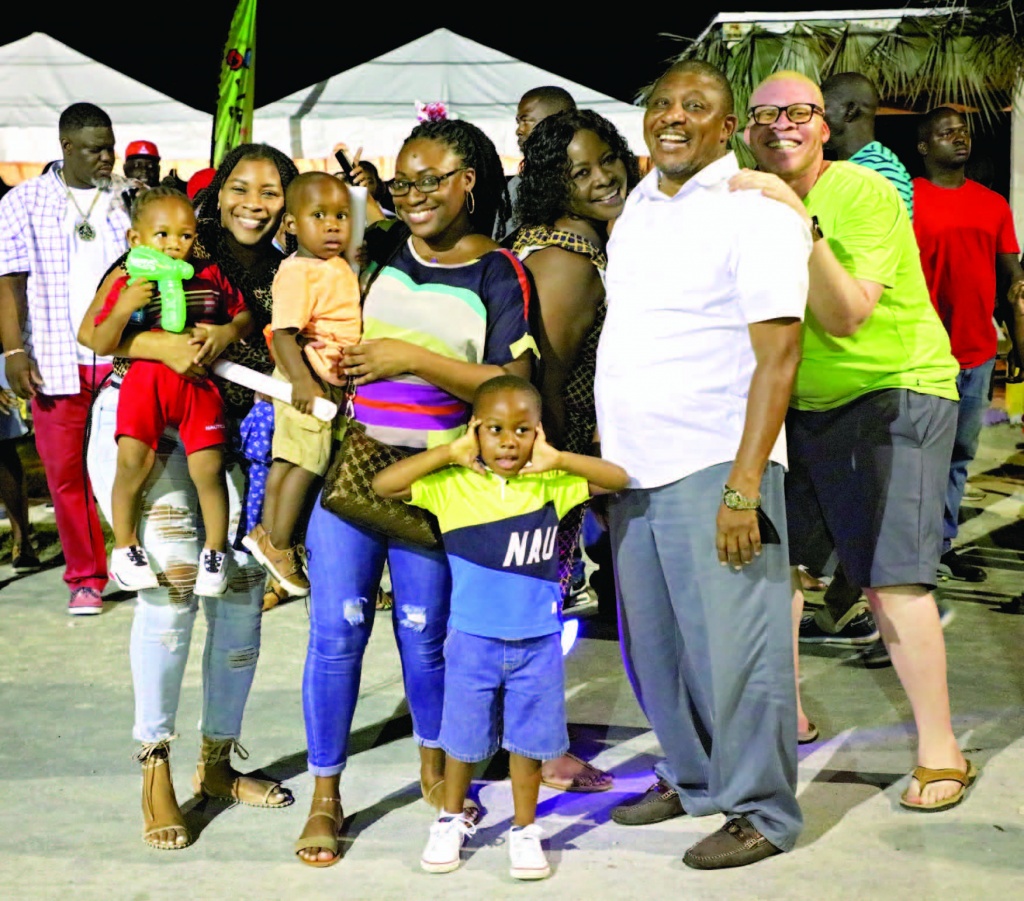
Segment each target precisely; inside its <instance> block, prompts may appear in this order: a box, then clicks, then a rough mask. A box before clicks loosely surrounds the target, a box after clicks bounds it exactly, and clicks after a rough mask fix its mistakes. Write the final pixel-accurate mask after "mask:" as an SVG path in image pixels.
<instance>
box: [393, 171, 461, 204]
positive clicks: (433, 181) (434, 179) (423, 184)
mask: <svg viewBox="0 0 1024 901" xmlns="http://www.w3.org/2000/svg"><path fill="white" fill-rule="evenodd" d="M468 168H469V166H459V168H458V169H452V171H451V172H445V174H444V175H424V176H423V177H422V178H417V179H416V181H406V180H405V179H404V178H393V179H391V181H389V182H388V190H389V191H390V192H391V196H392V197H405V195H406V194H408V193H409V191H410V190H411V189H412V188H415V189H416V190H417V191H419V192H420V193H421V194H433V193H434V191H436V190H437V189H438V188H440V187H441V182H443V181H444V180H445V179H446V178H451V177H452V176H453V175H454V174H455V173H456V172H461V171H462V170H463V169H468Z"/></svg>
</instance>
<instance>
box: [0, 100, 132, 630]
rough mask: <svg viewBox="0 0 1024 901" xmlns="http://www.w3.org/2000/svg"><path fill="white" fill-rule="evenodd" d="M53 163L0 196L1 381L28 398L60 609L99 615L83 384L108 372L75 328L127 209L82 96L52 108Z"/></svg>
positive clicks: (100, 564)
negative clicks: (59, 580) (56, 119)
mask: <svg viewBox="0 0 1024 901" xmlns="http://www.w3.org/2000/svg"><path fill="white" fill-rule="evenodd" d="M59 133H60V145H61V150H62V151H63V159H62V160H61V161H58V162H57V163H56V164H55V165H54V166H52V167H51V168H50V170H49V171H48V172H44V173H43V174H42V175H40V176H39V177H38V178H33V179H29V180H28V181H26V182H23V183H22V184H20V185H17V186H16V187H15V188H14V189H13V190H11V191H10V192H8V193H7V194H6V195H5V196H4V198H3V200H2V201H0V342H2V344H3V355H4V358H5V363H6V373H7V378H8V380H9V381H10V383H11V388H12V389H13V390H14V392H15V393H16V394H17V395H18V396H19V397H23V398H26V399H31V401H32V415H33V418H34V421H35V430H36V447H37V449H38V451H39V457H40V459H41V460H42V462H43V468H44V469H45V471H46V480H47V483H48V485H49V488H50V496H51V497H52V498H53V505H54V513H55V518H56V521H57V532H58V534H59V535H60V540H61V544H62V545H63V548H64V557H65V559H66V561H67V567H66V569H65V573H64V581H65V582H66V583H67V585H68V588H69V589H70V591H71V600H70V602H69V605H68V613H71V614H76V615H77V614H90V613H100V612H101V611H102V609H103V602H102V599H101V593H102V591H103V589H104V588H105V587H106V584H107V560H106V548H105V544H104V538H103V531H102V528H101V527H100V521H99V516H98V515H97V513H96V505H95V502H94V500H93V495H92V486H91V485H90V484H89V478H88V475H87V473H86V470H85V463H84V459H85V433H86V423H87V420H88V414H89V404H90V401H91V399H92V395H93V390H94V388H95V387H96V386H98V385H99V383H100V382H101V381H102V379H103V378H104V377H105V376H106V375H107V373H109V372H110V360H109V358H102V357H100V358H98V357H96V356H94V355H93V354H92V352H91V351H88V350H87V349H86V348H84V347H82V346H81V345H79V344H78V341H77V340H76V335H77V333H78V327H79V325H80V324H81V321H82V318H83V316H84V315H85V311H86V309H87V308H88V306H89V304H90V302H91V301H92V299H93V296H94V295H95V293H96V288H97V286H98V284H99V281H100V279H101V278H102V277H103V275H104V273H105V272H106V271H107V269H108V268H109V267H110V265H111V264H112V263H114V261H115V260H117V258H118V257H120V256H121V254H123V253H124V252H125V251H126V250H127V239H126V232H127V229H128V227H129V224H130V222H129V217H128V212H127V210H126V209H125V203H124V200H123V198H122V195H121V192H122V190H124V189H125V187H126V184H125V183H124V182H123V180H121V179H120V178H119V177H117V176H115V175H114V174H113V167H114V132H113V129H112V127H111V122H110V117H109V116H108V115H107V114H106V113H105V112H104V111H103V110H102V109H100V108H99V107H98V106H94V105H93V104H91V103H75V104H72V105H71V106H69V107H68V108H67V109H65V110H64V112H63V113H61V116H60V123H59Z"/></svg>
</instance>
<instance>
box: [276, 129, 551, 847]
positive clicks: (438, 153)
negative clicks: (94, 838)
mask: <svg viewBox="0 0 1024 901" xmlns="http://www.w3.org/2000/svg"><path fill="white" fill-rule="evenodd" d="M389 190H390V191H391V195H392V197H393V198H394V200H395V211H396V212H397V214H398V217H399V218H398V221H395V220H391V221H390V222H384V223H380V224H379V225H377V226H375V227H374V228H372V229H371V230H370V232H369V233H368V234H367V246H368V248H369V255H370V257H371V262H370V265H369V266H368V267H367V272H368V274H369V277H372V278H373V281H372V283H371V284H370V287H369V289H368V291H367V293H366V299H365V301H364V304H363V337H362V340H361V342H360V343H359V344H357V345H355V346H354V347H349V348H347V349H346V350H345V356H344V361H343V364H342V369H343V371H344V372H345V374H346V375H347V376H350V377H352V378H353V379H354V382H355V385H356V386H357V390H356V396H355V401H354V409H355V418H356V419H357V420H358V421H359V422H361V423H363V424H364V425H365V427H366V431H367V433H368V434H370V435H371V436H372V437H374V438H376V439H378V440H380V441H383V442H385V443H387V444H391V445H397V446H401V447H403V448H410V449H416V450H423V449H425V448H427V447H433V446H435V445H438V444H443V443H446V442H449V441H451V440H453V439H454V438H456V437H458V436H459V435H460V434H462V433H463V432H464V431H465V428H466V424H467V422H468V421H469V414H470V403H471V401H472V398H473V394H474V392H475V391H476V389H477V387H478V386H479V385H481V384H482V383H483V382H485V381H487V380H488V379H490V378H493V377H494V376H496V375H501V374H502V373H504V372H509V373H512V374H513V375H518V376H521V377H526V378H528V377H529V375H530V369H531V363H532V360H533V357H534V354H535V350H536V346H535V344H534V342H533V339H532V338H531V337H530V333H529V327H528V324H527V320H526V310H527V308H528V306H529V301H530V290H531V289H530V283H529V278H528V277H527V275H526V272H525V271H524V270H523V268H522V265H521V264H520V263H519V261H518V260H517V259H516V258H515V257H514V256H512V254H510V253H509V252H508V251H505V250H502V249H501V248H500V247H499V246H498V245H497V244H496V243H495V242H494V241H493V240H492V239H491V237H490V235H491V234H492V232H493V229H494V221H495V216H496V215H498V214H499V212H500V213H501V215H503V216H505V217H507V215H508V195H507V192H506V190H505V177H504V175H503V173H502V169H501V161H500V159H499V158H498V154H497V151H496V150H495V149H494V145H493V144H492V143H491V141H490V140H489V139H488V138H487V136H486V135H484V133H483V132H482V131H480V129H479V128H477V127H476V126H474V125H472V124H470V123H469V122H465V121H460V120H455V121H449V120H441V121H430V122H424V123H422V124H420V125H418V126H416V128H414V129H413V131H412V133H411V134H410V135H409V137H408V138H407V139H406V141H405V143H404V144H403V145H402V149H401V151H400V152H399V154H398V158H397V160H396V166H395V177H394V179H393V180H392V181H391V182H390V183H389ZM378 239H383V240H380V241H378ZM306 545H307V550H308V554H309V557H308V560H309V570H308V572H309V582H310V599H309V600H310V604H309V613H310V632H309V649H308V652H307V656H306V669H305V675H304V678H303V685H302V696H303V710H304V714H305V720H306V738H307V744H308V748H309V770H310V772H311V773H312V774H313V776H314V790H313V801H312V804H311V806H310V812H309V818H308V819H307V821H306V826H305V829H304V830H303V832H302V835H301V837H300V838H299V840H298V841H297V842H296V845H295V852H296V854H297V855H298V857H299V860H300V861H302V862H303V863H305V864H307V865H309V866H315V867H326V866H330V865H331V864H334V863H337V861H338V860H339V859H340V858H341V853H340V851H339V835H338V831H339V829H340V828H341V823H342V819H343V814H342V807H341V794H340V783H341V773H342V771H343V770H344V769H345V766H346V763H347V761H348V741H349V731H350V729H351V727H352V718H353V715H354V713H355V706H356V699H357V697H358V694H359V679H360V673H361V670H362V662H363V654H364V652H365V650H366V645H367V642H368V641H369V638H370V631H371V629H372V628H373V623H374V619H375V613H376V610H375V605H374V602H373V599H374V598H375V597H376V596H377V588H378V585H379V584H380V578H381V573H382V570H383V568H384V563H385V561H387V564H388V570H389V572H390V575H391V585H392V590H393V593H394V607H393V610H392V611H391V619H392V623H393V628H394V633H395V640H396V642H397V644H398V652H399V655H400V657H401V661H402V675H403V679H404V683H405V694H406V698H407V700H408V705H409V712H410V714H411V715H412V723H413V737H414V738H415V740H416V743H417V744H418V745H419V757H420V785H421V789H422V792H423V797H424V798H425V799H426V800H427V801H428V803H431V804H432V805H434V806H435V807H440V806H441V804H442V803H443V794H444V792H443V790H442V789H441V784H442V781H443V776H444V759H445V755H444V751H442V750H441V748H440V747H439V743H438V736H439V734H440V729H441V708H442V701H443V696H444V649H443V645H444V640H445V636H446V634H447V629H448V611H449V601H450V594H451V576H450V573H449V568H448V561H447V558H446V557H445V554H444V551H443V550H441V549H440V548H438V549H426V548H422V547H416V546H414V545H410V544H406V543H404V542H402V541H398V540H395V539H390V538H387V537H385V536H384V535H382V534H380V533H379V532H375V531H372V530H370V529H367V528H364V527H362V526H360V525H356V524H355V523H352V522H349V521H347V520H344V519H342V518H341V517H338V516H336V515H334V514H333V513H330V512H328V511H327V510H325V509H324V508H323V507H322V506H320V505H319V504H317V505H315V507H314V510H313V513H312V516H311V518H310V522H309V528H308V531H307V540H306Z"/></svg>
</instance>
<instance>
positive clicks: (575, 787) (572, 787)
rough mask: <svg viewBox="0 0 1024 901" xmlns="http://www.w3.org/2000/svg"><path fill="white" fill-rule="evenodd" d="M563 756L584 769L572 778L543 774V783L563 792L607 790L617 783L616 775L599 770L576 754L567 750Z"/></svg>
mask: <svg viewBox="0 0 1024 901" xmlns="http://www.w3.org/2000/svg"><path fill="white" fill-rule="evenodd" d="M562 756H563V757H568V758H569V759H570V760H572V761H573V762H574V763H578V764H580V766H581V767H582V769H581V770H580V771H579V772H578V773H577V774H576V775H575V776H573V777H572V778H571V779H544V778H543V776H542V777H541V780H540V781H541V785H546V786H547V787H548V788H556V789H558V790H559V791H563V792H606V791H608V789H610V788H611V787H612V786H613V785H614V784H615V777H614V776H613V775H612V774H611V773H606V772H605V771H604V770H599V769H598V768H597V767H596V766H594V765H593V764H592V763H587V761H585V760H582V759H581V758H579V757H577V756H576V755H575V754H570V753H568V752H566V753H565V754H563V755H562Z"/></svg>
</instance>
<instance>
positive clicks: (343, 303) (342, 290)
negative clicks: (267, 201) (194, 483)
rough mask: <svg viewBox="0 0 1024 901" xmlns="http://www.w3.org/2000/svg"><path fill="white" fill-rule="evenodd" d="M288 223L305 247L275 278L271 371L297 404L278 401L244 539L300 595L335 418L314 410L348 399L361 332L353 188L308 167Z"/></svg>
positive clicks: (291, 194)
mask: <svg viewBox="0 0 1024 901" xmlns="http://www.w3.org/2000/svg"><path fill="white" fill-rule="evenodd" d="M285 204H286V212H285V216H284V227H285V229H286V230H287V232H288V233H289V234H293V235H295V237H296V239H297V240H298V245H299V249H298V251H296V253H294V254H292V256H290V257H288V258H287V259H286V260H284V261H283V262H282V263H281V266H280V268H279V269H278V271H277V276H276V277H275V278H274V285H273V312H272V314H271V323H270V325H271V329H272V331H273V350H274V358H275V360H276V361H277V369H276V370H275V371H274V377H275V378H279V379H282V380H284V381H288V382H291V384H292V402H291V403H290V404H287V403H283V402H281V401H277V400H275V401H274V440H273V445H272V449H271V453H272V456H273V463H272V464H271V467H270V474H269V475H268V477H267V491H266V498H265V500H264V503H263V521H262V522H260V523H258V524H257V525H255V526H254V527H253V529H252V531H251V532H249V534H248V535H246V537H245V538H243V539H242V544H243V545H245V547H246V548H247V549H248V550H249V552H250V553H251V554H252V555H253V556H254V557H255V558H256V559H257V560H258V561H259V562H260V563H261V564H262V565H263V567H264V568H265V569H266V570H267V571H268V572H269V573H270V574H271V576H273V578H274V579H276V580H277V582H278V583H279V584H280V585H281V587H282V588H283V589H284V590H285V591H287V592H288V593H289V594H290V595H293V596H295V597H304V596H306V595H308V594H309V580H308V579H307V578H306V573H305V571H304V567H303V562H302V560H301V555H300V553H299V549H298V548H297V547H296V545H295V544H294V540H293V539H294V533H295V527H296V524H297V522H298V519H299V516H300V515H301V514H302V510H303V508H304V506H305V504H306V497H307V495H308V494H309V491H310V488H311V487H312V486H313V483H314V481H315V480H316V479H317V478H318V477H319V476H322V475H323V474H324V473H325V472H326V471H327V464H328V461H329V459H330V451H331V437H332V436H331V431H332V423H329V422H323V421H322V420H320V419H317V418H316V417H315V416H313V414H312V412H311V410H312V406H313V401H314V399H315V398H317V397H326V398H328V399H329V400H332V401H334V402H335V403H341V402H342V401H343V399H344V378H343V376H342V375H341V372H340V364H341V357H342V350H343V348H345V347H347V346H348V345H351V344H358V343H359V337H360V333H361V329H362V321H361V317H360V309H359V282H358V280H357V279H356V275H355V273H354V272H353V271H352V268H351V267H350V266H349V264H348V263H347V262H346V260H345V258H344V253H345V250H346V249H347V247H348V242H349V234H350V230H351V228H350V218H349V192H348V186H347V185H346V184H345V182H343V181H342V180H341V179H339V178H336V177H334V176H333V175H328V174H327V173H325V172H306V173H304V174H302V175H299V176H298V177H297V178H295V179H293V180H292V182H291V184H290V185H288V192H287V194H286V197H285Z"/></svg>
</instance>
